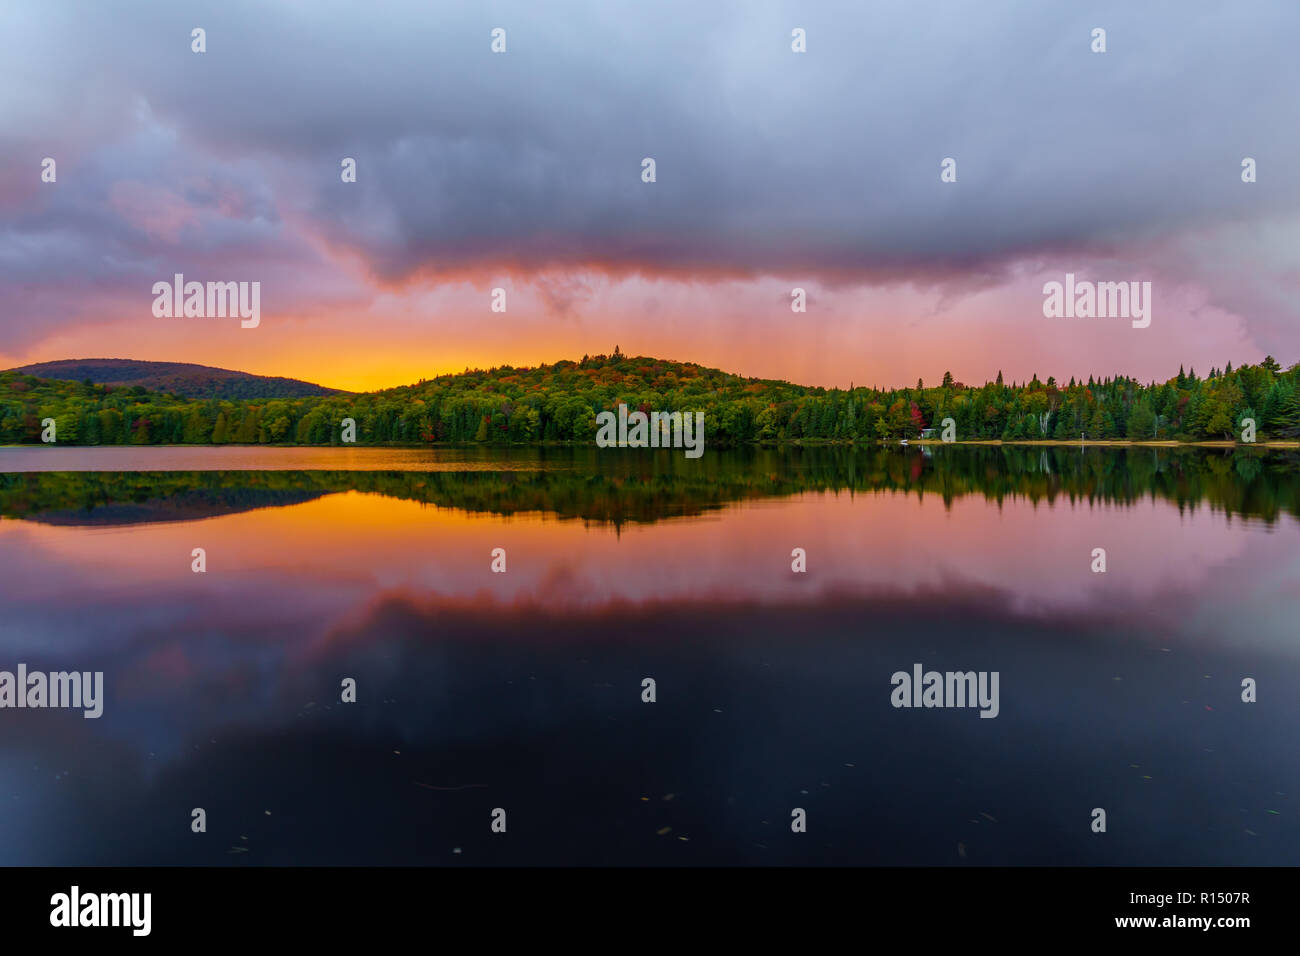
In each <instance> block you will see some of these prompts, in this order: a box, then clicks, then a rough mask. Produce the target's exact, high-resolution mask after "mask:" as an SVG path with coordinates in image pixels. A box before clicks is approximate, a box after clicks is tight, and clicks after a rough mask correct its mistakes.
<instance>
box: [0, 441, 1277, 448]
mask: <svg viewBox="0 0 1300 956" xmlns="http://www.w3.org/2000/svg"><path fill="white" fill-rule="evenodd" d="M906 442H907V447H910V446H913V445H921V446H933V445H992V446H996V445H1017V446H1021V445H1023V446H1030V447H1033V446H1040V447H1043V448H1049V447H1051V448H1064V447H1080V448H1083V447H1101V448H1106V447H1115V448H1224V449H1227V448H1232V449H1237V448H1273V449H1300V439H1294V438H1279V439H1270V440H1267V441H1258V442H1237V441H1173V440H1171V439H1161V440H1158V441H1157V440H1142V441H1134V440H1132V439H1128V438H1090V439H1086V440H1083V441H1077V440H1076V441H1062V440H1058V439H1024V438H1017V439H1008V440H1004V439H1001V438H978V439H968V440H964V441H950V442H946V441H943V440H942V439H938V438H909V439H906ZM51 447H54V448H350V449H351V448H482V449H485V450H491V449H506V448H511V449H514V448H588V447H590V448H595V447H597V446H596V445H595V444H594V443H590V442H575V441H540V442H516V443H511V444H497V443H489V442H349V443H344V442H329V443H321V444H300V443H298V442H221V443H220V444H216V445H214V444H212V443H211V442H204V443H201V444H187V443H185V442H160V443H157V444H153V443H150V444H140V445H137V444H134V443H130V442H122V443H112V444H97V445H92V444H86V445H82V444H73V443H66V444H60V443H57V442H53V443H50V444H45V443H42V442H29V443H23V444H7V445H6V444H0V450H3V449H6V448H51ZM715 447H718V448H723V449H726V450H728V451H735V450H738V449H741V448H890V447H892V448H899V447H904V446H903V440H902V439H897V438H891V439H889V440H886V441H871V442H854V441H835V440H831V439H817V438H814V439H808V440H805V439H796V440H794V441H783V442H746V443H744V444H741V445H718V446H715ZM634 450H640V449H634ZM645 450H647V451H653V450H655V449H649V448H647V449H645ZM667 450H673V449H667Z"/></svg>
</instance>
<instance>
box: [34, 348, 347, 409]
mask: <svg viewBox="0 0 1300 956" xmlns="http://www.w3.org/2000/svg"><path fill="white" fill-rule="evenodd" d="M11 371H15V372H21V373H23V374H24V375H36V376H38V377H40V378H53V379H62V380H65V381H73V382H85V381H90V382H94V383H95V384H96V385H115V386H118V387H124V388H130V387H132V386H137V385H138V386H140V387H141V388H146V389H149V390H150V391H153V392H171V393H172V394H174V395H180V396H183V397H185V398H225V399H246V398H309V397H316V396H324V395H341V394H344V393H343V392H341V391H340V390H339V389H337V388H326V387H325V386H323V385H316V384H314V383H313V382H304V381H301V380H299V379H296V378H282V377H280V376H271V375H253V374H251V373H249V372H236V371H233V370H231V369H226V368H214V367H212V366H210V365H195V364H193V363H191V362H142V361H137V360H135V359H98V358H97V359H62V360H60V361H56V362H37V363H36V364H34V365H23V366H21V367H20V368H16V369H11Z"/></svg>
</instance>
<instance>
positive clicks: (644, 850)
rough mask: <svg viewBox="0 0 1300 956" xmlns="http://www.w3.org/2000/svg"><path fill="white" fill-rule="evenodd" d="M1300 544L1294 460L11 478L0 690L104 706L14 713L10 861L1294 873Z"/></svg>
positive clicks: (923, 459)
mask: <svg viewBox="0 0 1300 956" xmlns="http://www.w3.org/2000/svg"><path fill="white" fill-rule="evenodd" d="M1298 514H1300V456H1297V455H1296V454H1295V453H1293V452H1285V451H1272V452H1263V451H1257V450H1251V451H1232V450H1220V449H1212V450H1206V449H1191V448H1128V449H1125V448H1115V447H1109V448H1084V449H1081V448H1078V447H1052V448H1040V447H1011V446H1006V447H990V446H980V447H977V446H941V447H926V448H918V447H911V448H871V449H859V450H853V449H848V448H822V449H802V450H801V449H798V448H790V449H779V450H770V449H769V450H760V449H749V450H737V451H730V452H728V451H718V450H713V449H710V450H709V451H708V452H707V453H706V454H705V455H704V456H703V457H702V458H700V459H698V460H691V459H686V458H685V457H684V456H683V455H682V454H681V452H680V451H677V452H673V451H665V452H655V451H648V450H633V449H595V448H576V449H575V448H547V449H521V448H516V449H498V450H492V449H482V448H477V449H433V450H430V449H410V448H408V449H383V448H306V447H304V448H266V447H238V448H236V447H102V448H71V447H62V448H55V447H51V448H43V447H30V446H29V447H21V448H18V447H14V448H0V564H2V566H3V568H4V574H3V575H0V611H2V613H0V670H3V671H11V672H12V671H15V670H16V668H17V665H18V664H19V663H24V664H26V667H27V670H28V671H29V672H31V671H46V672H54V671H70V670H75V671H81V672H102V673H103V675H104V678H103V680H104V693H103V713H102V716H101V717H99V718H97V719H86V718H85V717H83V715H82V712H81V711H80V710H73V709H50V708H45V709H39V708H37V709H33V708H22V709H18V708H6V709H0V805H2V806H3V807H4V812H3V813H0V863H4V864H6V865H56V864H58V865H63V864H68V865H73V864H75V865H110V864H117V865H140V864H144V865H148V864H218V865H221V864H230V865H259V864H272V865H276V864H281V865H282V864H435V865H541V864H561V865H563V864H608V865H624V864H650V865H658V864H663V865H718V864H739V865H764V864H887V865H954V866H969V865H976V866H978V865H1006V864H1049V865H1056V864H1098V865H1169V866H1181V865H1200V864H1240V865H1261V864H1263V865H1290V864H1293V863H1294V861H1295V859H1296V858H1297V854H1300V757H1298V756H1297V751H1296V747H1295V738H1294V737H1293V736H1292V735H1293V734H1294V733H1295V729H1296V727H1297V726H1300V642H1298V641H1297V637H1296V631H1297V627H1296V619H1297V614H1296V611H1297V607H1298V603H1297V599H1298V598H1300V588H1298V587H1297V581H1300V535H1297V533H1296V532H1297V523H1298V522H1297V515H1298ZM195 549H202V553H203V562H204V567H205V570H204V571H203V572H202V573H198V572H196V571H195V570H193V565H194V563H195V561H196V558H195V557H194V552H195ZM496 549H502V551H496ZM796 549H801V552H798V553H801V554H802V557H796V553H797V552H796ZM1097 549H1104V560H1105V571H1104V572H1100V571H1098V570H1094V568H1096V567H1097V566H1098V561H1099V558H1098V554H1097ZM494 552H495V554H496V557H494ZM502 562H504V566H505V570H504V572H503V573H502V572H499V571H493V564H494V563H496V564H497V565H498V567H499V566H500V565H501V563H502ZM800 562H802V563H803V564H804V566H805V567H806V570H805V571H803V572H795V571H794V570H792V564H795V563H800ZM915 665H921V667H922V668H923V670H924V671H926V672H928V671H931V670H933V671H938V672H941V673H946V672H960V673H965V672H971V671H973V672H978V673H986V674H993V673H996V674H997V675H998V685H997V686H998V692H999V700H998V706H997V715H996V717H994V718H992V719H985V718H982V717H981V716H980V710H979V709H977V708H975V707H971V706H966V707H910V706H909V707H897V706H894V702H893V700H892V697H893V695H894V691H895V682H894V678H893V675H895V674H896V673H899V672H903V673H906V674H911V673H912V672H913V668H914V666H915ZM647 678H649V679H652V680H653V681H654V685H653V688H654V696H655V699H654V701H653V702H646V701H645V700H643V694H645V693H646V691H645V690H644V689H643V687H644V684H643V682H644V681H645V680H646V679H647ZM1246 679H1250V680H1251V681H1253V682H1254V685H1255V687H1254V696H1255V697H1256V699H1255V700H1254V701H1252V702H1247V701H1243V681H1244V680H1246ZM346 680H351V681H354V682H355V695H356V699H355V702H344V701H343V700H342V699H341V695H342V691H341V688H342V686H343V684H344V682H345V681H346ZM1248 696H1249V695H1248ZM917 699H918V700H919V690H918V698H917ZM195 808H202V809H203V810H204V811H205V815H206V832H202V833H196V832H193V830H192V828H191V820H192V811H193V810H194V809H195ZM498 808H499V809H501V810H504V811H505V814H504V818H505V832H494V831H493V828H492V824H493V819H494V811H495V810H497V809H498ZM1095 808H1100V809H1103V810H1104V811H1105V820H1106V829H1105V832H1094V830H1093V821H1094V813H1093V811H1094V809H1095ZM796 810H802V811H803V816H804V818H805V819H806V832H794V831H793V830H792V826H791V822H792V819H794V818H795V817H794V813H795V811H796ZM498 816H499V815H498Z"/></svg>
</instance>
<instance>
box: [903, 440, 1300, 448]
mask: <svg viewBox="0 0 1300 956" xmlns="http://www.w3.org/2000/svg"><path fill="white" fill-rule="evenodd" d="M907 443H908V444H909V445H1042V446H1043V447H1048V446H1069V445H1102V446H1118V447H1121V448H1123V447H1129V446H1132V447H1150V448H1300V441H1258V442H1239V441H1133V440H1131V439H1128V438H1089V439H1085V440H1082V441H1080V440H1077V439H1076V440H1075V441H1057V440H1055V439H1048V440H1042V441H1031V440H1029V439H1015V440H1006V441H1004V440H1003V439H1000V438H985V439H977V440H974V441H951V442H945V441H943V440H941V439H937V438H909V439H908V440H907Z"/></svg>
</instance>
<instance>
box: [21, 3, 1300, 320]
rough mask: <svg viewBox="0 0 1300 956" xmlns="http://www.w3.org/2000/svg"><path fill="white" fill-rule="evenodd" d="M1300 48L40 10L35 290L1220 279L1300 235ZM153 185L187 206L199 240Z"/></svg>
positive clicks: (1080, 26)
mask: <svg viewBox="0 0 1300 956" xmlns="http://www.w3.org/2000/svg"><path fill="white" fill-rule="evenodd" d="M195 26H202V27H203V28H205V29H206V30H207V43H208V52H207V53H206V54H203V55H201V56H200V55H196V54H193V53H191V52H190V48H189V33H190V30H191V28H193V27H195ZM497 26H500V27H503V28H505V29H506V30H507V38H508V52H507V53H506V54H505V55H493V54H492V53H491V52H490V51H489V32H490V30H491V29H492V28H493V27H497ZM794 27H802V28H804V29H806V30H807V36H808V52H807V53H806V54H802V55H796V54H793V53H792V52H791V51H790V31H791V29H792V28H794ZM1094 27H1103V28H1105V29H1106V31H1107V41H1108V47H1109V51H1108V52H1107V53H1106V54H1104V55H1098V54H1093V53H1092V52H1090V50H1089V44H1090V32H1091V30H1092V28H1094ZM1298 28H1300V7H1298V6H1296V5H1295V4H1293V3H1290V2H1286V0H1277V2H1245V3H1238V4H1234V5H1233V6H1231V7H1218V8H1210V7H1199V6H1196V5H1188V4H1186V3H1180V2H1151V3H1143V4H1133V3H1129V2H1113V3H1090V4H1087V5H1083V4H1035V3H1015V4H1012V3H1001V2H984V3H979V4H972V3H968V2H952V3H922V2H914V0H902V2H892V3H870V4H867V3H860V2H843V3H838V2H826V3H762V4H754V3H739V2H737V3H722V4H700V3H697V2H693V0H671V2H661V3H655V4H632V3H603V2H595V0H593V2H584V3H579V2H560V3H552V4H537V3H523V2H520V3H493V4H488V5H480V4H446V3H432V2H427V0H411V2H383V3H378V4H373V5H371V6H368V7H366V6H363V7H358V6H357V5H355V4H353V3H343V2H336V0H322V2H289V3H279V4H266V3H263V2H253V0H222V2H220V3H198V4H186V5H183V6H182V5H160V4H157V3H154V2H139V0H137V2H116V3H113V4H103V3H99V2H85V3H72V4H66V5H60V6H57V7H55V6H53V5H49V4H45V3H41V2H37V0H31V2H27V0H19V2H16V3H14V2H11V3H9V4H6V5H5V9H4V11H3V12H0V35H2V36H3V37H5V38H6V39H4V40H0V44H3V49H2V50H0V52H2V53H3V55H2V56H0V88H2V89H3V90H4V92H3V93H0V98H2V99H0V104H2V105H4V106H6V109H4V110H3V111H0V154H3V159H0V182H3V185H0V210H3V213H4V218H5V223H4V225H3V226H2V227H0V283H4V284H5V285H6V286H9V287H18V288H20V289H21V290H22V296H21V298H22V300H23V301H25V302H28V303H29V304H31V303H40V304H42V307H48V306H49V305H50V304H51V303H50V301H49V300H50V298H51V297H57V296H59V295H63V294H65V293H66V294H69V295H71V294H73V293H74V292H75V291H76V290H79V289H80V288H82V287H83V286H86V287H91V288H95V289H99V290H100V291H102V292H105V293H108V292H112V291H113V290H119V289H120V290H122V291H123V292H125V290H126V289H128V288H129V289H134V288H135V287H136V284H137V283H138V281H140V279H141V278H151V277H154V274H155V273H157V272H159V269H162V270H163V274H166V272H167V270H169V269H171V268H172V265H171V263H181V264H186V263H193V265H192V266H187V267H189V268H192V269H194V270H195V271H197V270H199V269H201V268H203V267H204V266H205V265H207V264H212V263H221V264H223V267H227V266H228V267H229V268H227V269H226V271H229V269H243V270H244V271H245V272H247V271H248V270H250V269H251V270H256V269H282V270H283V273H284V277H283V282H284V283H285V286H286V288H292V289H295V290H297V291H298V292H299V293H300V294H302V295H304V296H309V297H310V296H311V295H312V294H313V289H315V294H317V295H330V296H332V295H353V294H355V289H353V288H347V287H341V286H340V284H339V283H338V282H337V281H336V282H333V283H329V284H328V289H329V291H328V292H322V291H321V289H320V288H319V287H316V286H313V283H312V282H311V281H310V278H311V277H312V276H320V275H322V274H329V273H331V272H334V271H336V267H335V266H333V265H331V264H330V263H329V262H328V259H327V257H326V256H325V255H324V253H323V252H322V249H321V248H320V247H319V245H318V244H317V243H316V242H315V240H321V241H322V242H323V243H324V244H325V247H326V248H329V249H332V250H334V251H335V252H338V253H352V254H354V255H356V256H357V257H358V258H359V260H360V261H361V262H363V263H365V265H366V266H367V268H368V269H369V270H370V272H371V273H372V274H373V276H374V277H375V278H376V279H377V280H378V281H381V282H384V283H397V282H401V281H403V280H406V279H408V278H410V277H412V276H416V275H421V274H425V275H438V274H465V273H467V272H473V271H474V270H478V269H483V268H487V267H491V268H494V269H501V268H516V269H519V270H532V269H538V268H547V267H552V266H567V265H577V264H587V265H593V266H596V267H598V268H603V269H607V270H610V271H615V272H622V271H628V272H636V271H640V272H648V273H660V272H670V273H681V274H683V275H688V276H704V277H707V276H709V275H714V274H733V275H745V274H761V273H778V274H799V273H814V274H817V275H820V276H821V277H823V278H824V279H826V280H828V281H854V282H856V281H885V280H891V281H892V280H897V279H899V278H900V277H901V278H914V279H916V280H919V281H941V280H942V281H945V282H953V283H956V284H957V285H958V286H959V287H963V286H969V285H972V284H973V285H976V286H978V285H981V284H985V285H986V284H990V283H997V282H998V281H1000V280H1001V278H1002V277H1003V276H1004V274H1005V270H1006V269H1007V268H1008V267H1009V266H1011V265H1012V264H1014V263H1016V262H1018V261H1022V260H1024V259H1026V258H1031V259H1032V258H1035V257H1055V256H1060V255H1064V256H1070V255H1074V256H1085V255H1086V256H1100V257H1105V258H1107V259H1111V260H1117V261H1121V262H1123V261H1128V262H1132V263H1133V266H1134V272H1135V273H1136V272H1138V271H1140V269H1142V268H1144V267H1147V268H1154V267H1155V264H1159V266H1160V268H1162V269H1164V270H1167V271H1168V272H1172V273H1174V274H1177V273H1178V272H1180V271H1182V272H1183V273H1185V274H1187V275H1189V276H1190V275H1191V274H1192V273H1193V271H1194V270H1195V269H1196V268H1198V264H1201V265H1203V264H1204V262H1205V256H1204V244H1205V243H1209V244H1210V245H1213V244H1214V241H1215V240H1214V235H1215V234H1216V231H1219V230H1224V231H1227V232H1231V233H1232V234H1237V235H1239V234H1240V231H1241V230H1242V229H1243V228H1249V227H1251V226H1252V225H1254V224H1257V223H1258V224H1261V229H1263V228H1265V226H1266V227H1267V229H1268V230H1269V231H1270V234H1273V235H1277V234H1282V235H1286V234H1289V235H1292V236H1294V235H1295V226H1296V224H1297V218H1298V217H1300V178H1297V177H1296V176H1295V175H1294V169H1295V168H1296V165H1297V163H1300V133H1298V132H1297V126H1296V123H1295V117H1296V115H1297V106H1298V105H1300V92H1298V91H1300V58H1297V57H1296V56H1295V54H1294V41H1295V37H1296V36H1297V35H1300V29H1298ZM45 155H55V156H58V157H59V159H60V181H59V184H58V186H57V194H56V195H55V196H54V197H50V196H48V195H47V194H46V193H43V192H42V191H41V188H40V186H39V184H38V183H37V182H36V170H37V169H38V167H39V161H40V158H41V157H42V156H45ZM344 156H351V157H355V158H356V159H357V161H358V164H359V170H360V180H359V182H358V183H357V184H356V185H354V186H347V185H344V184H342V183H341V182H340V181H339V175H338V171H339V161H340V159H341V158H342V157H344ZM645 156H652V157H654V158H655V160H656V162H657V165H658V182H656V183H655V184H653V185H646V184H643V183H642V182H641V181H640V162H641V159H642V157H645ZM948 156H951V157H954V158H956V160H957V163H958V182H957V184H955V185H945V184H942V183H940V181H939V163H940V160H941V159H943V158H944V157H948ZM1243 156H1251V157H1254V158H1255V159H1256V160H1257V161H1258V163H1259V182H1258V183H1256V184H1254V185H1251V186H1246V185H1244V184H1242V183H1241V181H1240V178H1239V164H1240V162H1241V159H1242V157H1243ZM123 182H127V183H142V184H146V185H149V186H151V187H154V188H157V189H159V190H166V191H167V192H168V193H169V194H171V195H173V196H174V197H176V198H175V207H174V209H173V210H172V211H173V212H174V213H175V216H176V217H178V219H179V220H180V222H179V225H177V223H176V222H173V221H172V220H166V219H165V218H164V220H162V221H158V222H155V221H152V220H151V219H150V217H149V216H148V215H147V214H146V208H145V207H148V205H149V203H148V201H147V200H148V196H149V194H148V193H147V192H146V191H144V190H141V189H139V188H138V187H128V188H126V189H125V190H124V188H123V187H122V185H121V184H122V183H123ZM133 189H134V192H132V190H133ZM124 195H125V197H127V198H125V199H124V198H123V196H124ZM132 196H134V197H135V199H136V200H137V201H136V202H135V204H134V205H131V204H129V203H128V199H130V197H132ZM115 197H116V200H117V201H116V203H115V202H114V198H115ZM160 202H161V200H160ZM124 204H126V205H124ZM165 205H166V204H164V206H165ZM124 208H129V210H130V211H131V212H133V213H134V214H135V215H134V217H132V216H131V215H128V214H127V213H125V212H124V211H123V209H124ZM187 208H188V209H190V210H191V211H192V213H191V215H190V218H188V219H186V218H185V212H184V210H185V209H187ZM159 215H160V216H161V215H162V213H159ZM170 226H176V228H174V229H173V228H170ZM1225 234H1226V233H1225ZM1190 237H1200V238H1198V239H1197V242H1198V243H1200V244H1199V245H1198V246H1197V248H1198V250H1199V251H1196V252H1193V251H1188V250H1187V249H1185V248H1184V247H1185V246H1186V244H1187V243H1188V242H1189V241H1191V238H1190ZM1206 237H1208V238H1206ZM1220 246H1221V249H1220V254H1226V255H1227V256H1229V258H1231V257H1232V255H1233V249H1234V248H1235V247H1226V248H1222V246H1223V244H1222V243H1220ZM1157 249H1158V250H1159V252H1158V254H1157V253H1154V252H1152V250H1157ZM1266 253H1267V255H1266V259H1268V260H1269V261H1267V262H1265V263H1262V264H1261V262H1260V258H1259V254H1258V250H1257V251H1256V253H1255V254H1254V255H1250V256H1245V257H1243V259H1242V260H1241V261H1240V262H1239V263H1237V265H1238V266H1239V269H1238V271H1237V272H1236V273H1235V279H1234V281H1233V283H1232V285H1233V289H1232V292H1231V298H1232V303H1233V305H1234V307H1236V308H1239V309H1247V310H1249V309H1257V310H1261V311H1262V312H1264V313H1265V314H1264V315H1262V316H1261V317H1260V319H1259V321H1261V322H1263V323H1266V324H1267V325H1268V327H1269V328H1270V329H1272V330H1273V332H1275V333H1278V332H1280V330H1281V329H1283V328H1284V327H1285V326H1287V325H1288V323H1289V322H1290V320H1291V319H1293V318H1294V317H1295V313H1294V311H1287V310H1288V303H1289V302H1293V301H1294V299H1291V298H1289V297H1287V296H1285V295H1281V294H1279V290H1278V288H1277V285H1276V283H1277V276H1278V275H1283V276H1285V275H1286V274H1288V273H1289V272H1294V269H1295V267H1296V264H1295V261H1294V259H1292V260H1290V263H1289V264H1288V261H1287V259H1286V251H1285V250H1266ZM1292 255H1294V250H1292ZM1148 257H1149V258H1148ZM1215 258H1216V260H1217V259H1218V256H1216V257H1215ZM1273 260H1277V261H1273ZM178 267H179V266H178ZM1256 267H1261V268H1262V271H1261V274H1260V276H1259V281H1258V282H1252V281H1250V279H1249V276H1250V274H1251V270H1252V269H1254V268H1256ZM1264 267H1266V268H1264ZM1243 271H1244V273H1245V274H1246V276H1247V278H1245V279H1243V278H1242V272H1243ZM56 282H57V283H58V284H59V286H60V287H61V288H60V289H53V288H51V285H52V284H53V283H56ZM295 283H296V284H295ZM1289 308H1290V309H1291V310H1293V309H1294V306H1289ZM1279 310H1280V313H1279Z"/></svg>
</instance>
